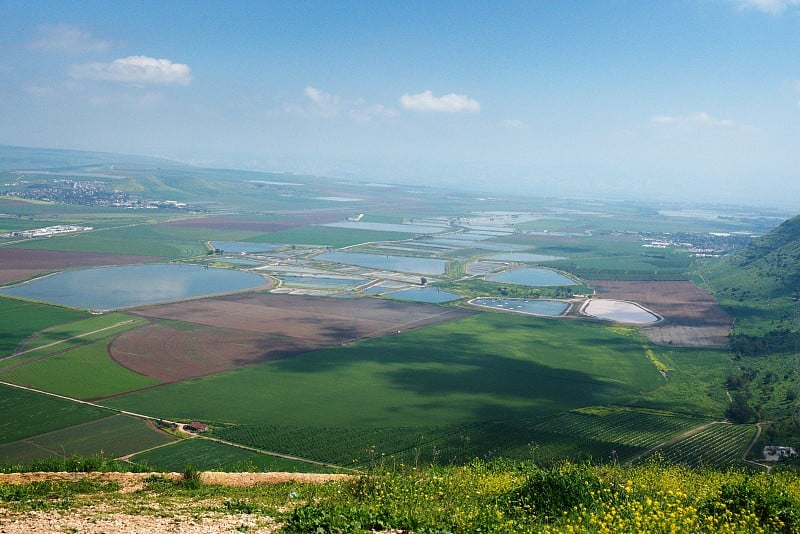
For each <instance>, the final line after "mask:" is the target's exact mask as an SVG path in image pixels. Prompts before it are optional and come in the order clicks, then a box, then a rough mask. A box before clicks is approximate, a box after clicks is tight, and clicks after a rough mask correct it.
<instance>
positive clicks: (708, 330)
mask: <svg viewBox="0 0 800 534" xmlns="http://www.w3.org/2000/svg"><path fill="white" fill-rule="evenodd" d="M589 283H590V285H591V286H592V287H594V288H595V290H596V291H597V296H598V297H599V298H607V299H618V300H630V301H633V302H638V303H639V304H641V305H642V306H644V307H646V308H648V309H650V310H652V311H654V312H656V313H658V314H659V315H661V316H662V317H664V319H665V321H664V322H663V323H662V324H658V325H656V326H650V327H647V328H644V329H642V332H643V333H644V334H645V335H646V336H647V337H648V338H649V339H650V340H651V341H652V342H653V343H657V344H659V345H673V346H676V347H725V346H727V343H728V340H727V336H728V334H729V333H730V331H731V327H732V325H733V321H732V320H731V317H730V315H728V314H727V313H726V312H725V311H724V310H723V309H722V308H721V307H719V305H717V303H716V302H715V301H714V298H713V297H712V296H711V295H709V294H708V292H707V291H705V290H703V289H700V288H699V287H697V286H696V285H694V284H693V283H692V282H686V281H675V282H616V281H608V280H595V281H592V282H589Z"/></svg>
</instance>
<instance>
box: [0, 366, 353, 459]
mask: <svg viewBox="0 0 800 534" xmlns="http://www.w3.org/2000/svg"><path fill="white" fill-rule="evenodd" d="M0 384H1V385H4V386H9V387H13V388H17V389H24V390H26V391H31V392H33V393H39V394H41V395H48V396H50V397H56V398H59V399H63V400H68V401H72V402H77V403H79V404H85V405H87V406H92V407H94V408H100V409H103V410H109V411H111V412H116V413H117V414H122V415H129V416H131V417H136V418H138V419H144V420H147V421H165V422H167V423H172V422H173V421H168V420H166V419H163V418H159V417H153V416H150V415H144V414H141V413H136V412H129V411H127V410H122V409H119V408H110V407H108V406H103V405H101V404H97V403H94V402H90V401H85V400H80V399H75V398H72V397H67V396H66V395H59V394H58V393H51V392H49V391H42V390H40V389H36V388H32V387H28V386H21V385H19V384H14V383H11V382H5V381H2V380H0ZM109 417H112V416H109ZM175 423H176V424H177V425H179V427H180V428H181V430H183V423H177V422H175ZM80 424H83V423H80ZM73 426H75V425H73ZM67 428H69V427H67ZM183 431H184V432H186V433H187V434H189V436H190V438H198V439H206V440H208V441H216V442H218V443H222V444H223V445H228V446H231V447H236V448H239V449H244V450H249V451H253V452H257V453H260V454H266V455H268V456H276V457H278V458H284V459H286V460H294V461H297V462H304V463H307V464H313V465H320V466H322V467H330V468H332V469H347V468H344V467H342V466H340V465H335V464H329V463H325V462H320V461H317V460H311V459H310V458H300V457H299V456H291V455H288V454H282V453H279V452H274V451H267V450H264V449H258V448H256V447H249V446H247V445H242V444H240V443H234V442H231V441H226V440H223V439H219V438H212V437H210V436H200V435H198V434H193V433H191V432H187V431H186V430H183ZM53 432H55V431H53ZM37 435H38V434H37ZM34 437H36V436H29V437H27V438H24V439H32V438H34ZM179 441H180V440H179ZM171 443H176V442H171ZM136 454H138V453H136Z"/></svg>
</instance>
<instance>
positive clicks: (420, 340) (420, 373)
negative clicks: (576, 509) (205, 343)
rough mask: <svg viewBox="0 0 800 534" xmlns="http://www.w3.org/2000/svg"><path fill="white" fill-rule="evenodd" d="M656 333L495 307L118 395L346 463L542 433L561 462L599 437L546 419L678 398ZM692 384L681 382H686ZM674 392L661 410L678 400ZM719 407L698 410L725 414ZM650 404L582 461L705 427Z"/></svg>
mask: <svg viewBox="0 0 800 534" xmlns="http://www.w3.org/2000/svg"><path fill="white" fill-rule="evenodd" d="M642 340H643V338H642V337H641V336H639V335H638V334H637V335H631V334H630V333H629V332H627V331H626V332H625V333H619V332H617V331H615V330H614V329H613V328H608V327H605V326H601V325H596V324H588V323H581V322H569V321H553V320H546V319H538V318H528V317H517V316H508V315H505V314H491V313H486V314H481V315H478V316H475V317H471V318H468V319H464V320H460V321H455V322H452V323H447V324H442V325H436V326H432V327H427V328H423V329H418V330H414V331H411V332H408V333H404V334H398V335H392V336H389V337H384V338H381V339H376V340H370V341H365V342H361V343H357V344H354V345H350V346H344V347H338V348H336V349H330V350H322V351H317V352H314V353H309V354H305V355H302V356H299V357H296V358H292V359H287V360H280V361H276V362H271V363H268V364H263V365H259V366H254V367H249V368H246V369H242V370H238V371H233V372H227V373H223V374H220V375H215V376H209V377H204V378H200V379H196V380H193V381H189V382H184V383H180V384H171V385H166V386H163V387H160V388H157V389H153V390H147V391H140V392H134V393H131V394H128V395H125V396H122V397H118V398H114V399H109V400H108V401H106V403H107V404H108V405H109V406H114V407H118V408H123V409H128V410H132V411H137V412H142V413H148V414H151V415H154V416H158V417H164V418H168V419H200V420H204V421H212V422H213V421H218V422H226V423H234V424H237V425H242V426H233V427H230V428H220V429H217V430H216V431H215V432H217V433H218V435H219V436H220V437H224V438H225V439H229V440H231V441H237V442H241V443H243V444H247V445H251V446H255V447H258V448H263V449H265V450H274V451H276V452H283V453H287V454H295V455H298V456H301V457H308V458H311V459H317V460H320V461H327V462H331V463H337V464H339V465H342V464H344V465H349V464H350V463H351V462H352V461H353V460H358V461H359V462H366V461H369V460H370V455H371V454H374V453H375V450H371V447H375V446H377V447H378V449H377V451H378V452H380V453H384V454H388V455H393V456H395V457H397V458H402V459H403V461H406V462H411V461H412V460H413V459H414V458H415V457H416V458H417V459H420V458H422V459H423V460H425V461H431V460H432V459H435V458H434V457H435V456H436V452H435V451H438V453H439V454H440V455H442V456H441V458H442V459H443V458H445V457H446V458H447V459H448V461H454V460H455V459H459V460H465V459H469V457H471V455H481V454H482V453H481V451H484V452H486V451H494V453H501V452H502V453H503V454H505V453H507V452H508V453H513V454H512V455H513V456H524V455H527V454H528V452H527V445H528V443H529V442H531V441H532V440H534V441H535V440H537V439H538V440H540V441H541V442H542V443H541V445H542V446H545V445H547V447H550V448H551V449H552V454H546V456H551V457H555V451H556V450H557V449H558V448H559V447H561V448H562V449H563V444H564V442H565V441H569V440H572V441H575V440H576V437H578V439H580V440H591V439H592V437H591V434H592V431H591V429H590V428H589V427H588V426H587V429H588V430H586V431H584V432H580V431H578V430H574V433H573V434H570V432H567V431H563V432H561V433H559V432H557V431H555V430H554V429H553V428H549V427H547V425H545V426H542V427H540V426H539V425H540V423H542V421H544V420H545V419H547V418H552V417H553V416H556V415H558V414H560V413H562V412H564V411H565V410H569V409H575V408H582V407H587V406H597V405H605V404H609V403H620V402H628V403H635V402H637V401H642V400H644V401H645V402H649V403H651V404H654V405H658V403H659V401H658V399H657V400H655V401H654V400H652V399H650V397H649V396H654V395H655V396H656V398H658V396H659V395H660V396H661V397H663V398H664V399H667V400H669V399H670V397H669V394H668V393H658V392H659V391H660V390H663V389H665V388H666V389H669V386H671V384H669V385H667V384H665V382H664V379H663V378H662V377H661V376H660V375H659V374H658V372H657V371H656V369H655V367H654V366H653V364H652V363H650V361H648V359H647V357H646V355H645V353H644V348H643V341H642ZM685 380H686V377H682V376H677V378H676V379H675V381H674V382H675V389H674V390H675V391H681V387H682V385H683V382H684V381H685ZM698 395H703V396H704V395H705V393H704V392H700V393H698ZM664 399H661V401H660V402H661V404H662V405H665V406H670V403H669V402H668V401H667V400H664ZM671 400H672V401H674V404H676V405H677V404H679V403H680V399H671ZM688 402H689V403H691V399H688ZM711 404H712V405H711V406H709V405H708V404H704V403H703V402H698V403H697V405H696V406H692V408H697V406H699V407H700V409H701V410H705V409H708V410H710V411H715V410H714V408H715V407H716V405H713V403H711ZM637 410H638V411H637ZM637 410H632V411H631V412H630V414H628V415H625V414H621V415H620V413H622V412H619V413H618V412H614V413H618V415H617V416H616V417H608V418H607V419H603V421H606V422H609V421H611V422H612V423H613V424H611V423H609V425H610V427H609V428H611V430H610V432H612V434H613V435H611V434H610V435H609V436H605V435H603V436H600V437H598V438H597V439H595V441H594V442H592V443H593V445H592V447H594V448H591V447H589V446H586V447H583V451H581V447H580V446H578V447H576V449H577V450H578V452H579V454H578V455H579V456H593V455H599V454H600V453H601V452H609V453H610V451H611V450H617V452H618V454H619V456H620V457H623V456H625V455H627V454H630V455H632V454H634V453H637V452H642V451H643V450H644V447H645V446H646V445H647V443H649V442H648V441H647V440H646V439H645V440H644V441H643V438H641V437H640V436H641V434H642V433H643V432H644V431H643V428H644V426H646V425H647V424H651V423H652V424H656V423H657V424H658V427H659V430H658V431H654V432H655V434H654V435H653V436H650V439H651V440H655V439H658V438H660V437H661V436H665V435H667V434H670V433H674V432H677V431H679V430H681V429H683V428H685V427H686V426H690V425H692V424H695V423H697V420H696V419H693V418H692V417H688V416H686V415H680V416H679V415H676V414H675V413H669V414H667V413H663V412H659V413H656V412H653V411H652V410H648V409H645V407H643V408H642V409H637ZM719 411H721V409H720V410H719ZM715 415H716V414H715ZM563 417H567V416H563ZM570 417H571V418H572V419H592V418H591V417H589V416H588V415H585V414H584V415H580V414H577V415H576V414H573V415H571V416H570ZM593 417H594V420H595V421H596V422H598V424H600V421H601V420H600V419H599V418H598V416H596V415H595V416H593ZM626 424H627V425H628V426H627V427H626ZM697 424H699V423H697ZM388 425H391V426H388ZM564 428H567V426H566V425H565V427H564ZM629 434H630V435H629ZM631 435H632V436H633V437H631ZM537 436H539V437H538V438H537ZM637 436H639V437H637ZM654 436H655V437H654ZM625 447H627V448H625ZM559 450H560V449H559ZM545 452H546V451H545V449H544V448H543V449H542V454H545Z"/></svg>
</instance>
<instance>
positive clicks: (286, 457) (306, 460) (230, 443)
mask: <svg viewBox="0 0 800 534" xmlns="http://www.w3.org/2000/svg"><path fill="white" fill-rule="evenodd" d="M197 438H198V439H205V440H208V441H216V442H217V443H222V444H223V445H228V446H229V447H236V448H237V449H244V450H246V451H252V452H257V453H259V454H265V455H267V456H275V457H278V458H283V459H284V460H294V461H296V462H303V463H307V464H313V465H319V466H322V467H330V468H332V469H345V470H348V471H353V470H352V469H347V468H346V467H342V466H341V465H336V464H329V463H327V462H320V461H318V460H311V459H310V458H300V457H299V456H292V455H290V454H283V453H280V452H275V451H267V450H264V449H259V448H257V447H250V446H249V445H242V444H241V443H234V442H233V441H227V440H224V439H220V438H212V437H211V436H197Z"/></svg>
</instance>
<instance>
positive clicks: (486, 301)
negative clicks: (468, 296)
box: [469, 297, 569, 317]
mask: <svg viewBox="0 0 800 534" xmlns="http://www.w3.org/2000/svg"><path fill="white" fill-rule="evenodd" d="M469 303H470V304H473V305H475V306H480V307H482V308H493V309H497V310H504V311H511V312H516V313H525V314H528V315H543V316H546V317H558V316H560V315H564V313H566V311H567V310H568V309H569V303H567V302H564V301H563V300H549V299H541V300H540V299H511V298H495V297H478V298H476V299H472V300H471V301H470V302H469Z"/></svg>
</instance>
